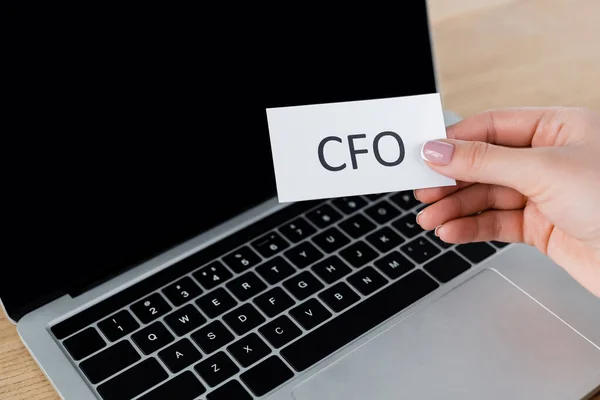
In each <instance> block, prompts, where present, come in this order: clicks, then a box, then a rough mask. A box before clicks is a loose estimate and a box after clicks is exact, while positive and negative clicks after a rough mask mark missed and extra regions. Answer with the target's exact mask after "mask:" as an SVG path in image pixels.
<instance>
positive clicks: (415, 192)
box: [413, 190, 420, 214]
mask: <svg viewBox="0 0 600 400" xmlns="http://www.w3.org/2000/svg"><path fill="white" fill-rule="evenodd" d="M413 196H414V197H415V200H419V198H418V197H417V191H416V190H413ZM419 214H420V213H419Z"/></svg>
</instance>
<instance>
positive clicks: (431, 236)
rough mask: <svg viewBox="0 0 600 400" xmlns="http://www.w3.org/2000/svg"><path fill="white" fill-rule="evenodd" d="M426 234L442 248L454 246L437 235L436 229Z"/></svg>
mask: <svg viewBox="0 0 600 400" xmlns="http://www.w3.org/2000/svg"><path fill="white" fill-rule="evenodd" d="M426 235H427V237H428V238H429V239H431V241H432V242H433V243H435V244H437V245H438V246H439V247H441V248H442V249H449V248H450V247H452V246H453V244H452V243H446V242H444V241H443V240H442V239H440V238H439V237H437V236H435V231H429V232H427V233H426Z"/></svg>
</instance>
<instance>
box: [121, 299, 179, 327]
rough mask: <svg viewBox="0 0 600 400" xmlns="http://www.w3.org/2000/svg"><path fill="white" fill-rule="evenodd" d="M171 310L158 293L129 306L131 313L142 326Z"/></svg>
mask: <svg viewBox="0 0 600 400" xmlns="http://www.w3.org/2000/svg"><path fill="white" fill-rule="evenodd" d="M171 310H172V308H171V306H170V305H168V304H167V302H166V300H165V299H164V298H163V297H162V296H161V295H160V294H159V293H154V294H151V295H150V296H148V297H146V298H145V299H143V300H140V301H138V302H137V303H134V304H133V305H132V306H131V311H133V313H134V314H135V315H136V317H138V318H139V320H140V321H142V323H143V324H147V323H149V322H152V321H154V320H155V319H156V318H159V317H161V316H163V315H165V314H166V313H168V312H169V311H171Z"/></svg>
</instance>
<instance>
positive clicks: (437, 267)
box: [423, 251, 471, 283]
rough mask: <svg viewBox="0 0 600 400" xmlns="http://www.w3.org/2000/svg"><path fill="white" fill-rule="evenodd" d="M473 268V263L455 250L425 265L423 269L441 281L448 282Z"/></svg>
mask: <svg viewBox="0 0 600 400" xmlns="http://www.w3.org/2000/svg"><path fill="white" fill-rule="evenodd" d="M469 268H471V265H470V264H469V263H468V262H466V261H465V260H464V259H463V258H462V257H460V256H459V255H458V254H456V253H455V252H454V251H448V252H447V253H444V254H442V255H441V256H439V257H438V258H436V259H435V260H432V261H430V262H428V263H427V264H425V265H424V266H423V269H424V270H425V271H427V272H429V273H430V274H431V275H433V277H434V278H436V279H437V280H439V281H440V282H443V283H445V282H448V281H450V280H451V279H453V278H455V277H457V276H458V275H460V274H462V273H463V272H465V271H466V270H468V269H469Z"/></svg>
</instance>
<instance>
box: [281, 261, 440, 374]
mask: <svg viewBox="0 0 600 400" xmlns="http://www.w3.org/2000/svg"><path fill="white" fill-rule="evenodd" d="M438 286H439V285H438V284H437V283H436V282H435V281H434V280H433V279H431V278H430V277H429V276H427V275H426V274H425V273H424V272H423V271H421V270H416V271H414V272H412V273H410V274H408V275H407V276H405V277H404V278H402V279H400V280H398V281H396V282H394V283H392V284H391V285H389V286H387V287H386V288H384V289H382V290H381V291H379V292H378V293H376V294H374V295H373V296H371V297H367V298H366V299H365V300H364V301H362V302H360V303H358V304H356V305H355V306H354V307H352V308H350V309H348V310H347V311H345V312H343V313H341V314H339V315H337V316H336V317H335V318H333V319H331V320H329V321H328V322H326V323H325V324H323V325H321V326H320V327H319V328H317V329H314V330H312V331H310V332H309V333H308V334H307V335H305V336H303V337H301V338H300V339H298V340H296V341H295V342H293V343H291V344H290V345H288V346H287V347H284V348H283V349H281V355H282V356H283V357H284V358H285V359H286V360H287V361H288V362H289V363H290V364H291V365H292V367H294V369H296V370H297V371H304V370H306V369H307V368H309V367H311V366H312V365H314V364H315V363H317V362H319V361H321V360H322V359H324V358H325V357H327V356H329V355H331V354H332V353H333V352H335V351H337V350H338V349H340V348H341V347H343V346H345V345H347V344H348V343H350V342H351V341H353V340H354V339H356V338H357V337H359V336H360V335H362V334H364V333H365V332H368V331H369V330H371V329H373V328H374V327H376V326H377V325H379V324H380V323H382V322H384V321H386V320H387V319H388V318H390V317H392V316H394V315H395V314H396V313H398V312H400V311H402V310H403V309H405V308H406V307H408V306H410V305H411V304H413V303H415V302H416V301H417V300H419V299H421V298H422V297H424V296H426V295H427V294H429V293H430V292H432V291H433V290H435V289H436V288H437V287H438ZM306 349H310V351H306Z"/></svg>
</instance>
